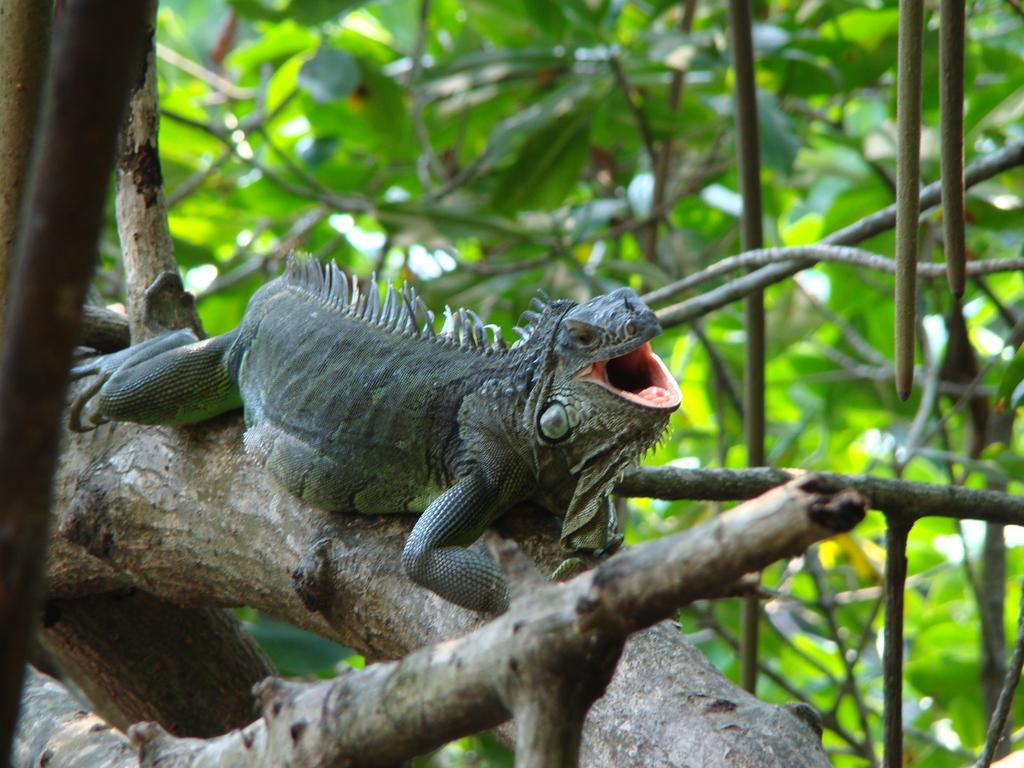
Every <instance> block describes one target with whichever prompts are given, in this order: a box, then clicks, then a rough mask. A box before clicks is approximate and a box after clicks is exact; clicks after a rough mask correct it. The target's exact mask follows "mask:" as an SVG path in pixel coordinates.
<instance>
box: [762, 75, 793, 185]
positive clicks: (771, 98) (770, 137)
mask: <svg viewBox="0 0 1024 768" xmlns="http://www.w3.org/2000/svg"><path fill="white" fill-rule="evenodd" d="M757 115H758V132H759V139H760V145H761V158H762V160H763V162H764V164H765V165H766V166H768V167H769V168H773V169H774V170H776V171H779V172H780V173H783V174H786V175H789V173H790V172H791V171H792V170H793V163H794V162H795V161H796V153H797V152H798V151H799V150H800V139H798V138H797V136H796V134H795V133H794V132H793V127H792V125H791V123H790V120H789V117H788V116H786V115H785V114H783V113H782V110H781V109H780V108H779V100H778V99H777V98H776V97H775V95H774V94H771V93H766V92H765V91H762V90H758V92H757Z"/></svg>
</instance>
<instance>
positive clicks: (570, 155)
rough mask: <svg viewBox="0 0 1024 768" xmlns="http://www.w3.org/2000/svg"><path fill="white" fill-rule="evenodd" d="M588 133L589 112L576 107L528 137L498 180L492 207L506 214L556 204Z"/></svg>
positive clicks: (572, 178)
mask: <svg viewBox="0 0 1024 768" xmlns="http://www.w3.org/2000/svg"><path fill="white" fill-rule="evenodd" d="M589 133H590V116H589V114H588V113H587V112H586V111H585V110H580V111H578V112H574V113H573V114H570V115H566V116H565V117H562V118H561V119H559V120H557V121H556V122H555V123H554V124H552V125H551V126H550V127H549V128H547V129H545V130H542V131H539V132H538V133H536V134H535V135H534V136H533V137H531V138H530V140H529V141H527V142H526V143H525V144H524V145H523V146H522V147H521V149H520V150H519V155H518V156H517V157H516V160H515V162H513V163H512V165H511V166H509V167H508V168H507V169H506V170H505V172H504V173H503V174H502V175H501V177H500V178H499V180H498V187H497V189H496V190H495V192H494V194H493V195H492V198H491V202H492V204H493V205H494V208H495V210H498V211H501V212H502V213H507V214H510V213H514V212H516V211H521V210H542V209H546V208H554V207H557V206H559V205H560V204H561V203H562V201H563V200H564V199H565V196H566V195H567V194H568V193H569V191H570V190H571V189H572V187H573V185H574V184H575V183H576V179H577V177H578V176H579V172H580V168H582V167H583V163H584V161H585V160H586V159H587V148H588V146H589V141H588V137H589Z"/></svg>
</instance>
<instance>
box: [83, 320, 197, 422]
mask: <svg viewBox="0 0 1024 768" xmlns="http://www.w3.org/2000/svg"><path fill="white" fill-rule="evenodd" d="M195 341H196V335H195V333H193V332H192V331H191V329H188V328H183V329H181V330H178V331H173V332H171V333H167V334H164V335H163V336H157V337H155V338H152V339H147V340H146V341H144V342H142V343H141V344H134V345H132V346H130V347H126V348H125V349H122V350H120V351H119V352H114V353H113V354H110V355H98V356H96V357H89V358H87V359H85V360H84V361H83V362H81V363H80V364H79V365H76V366H75V367H73V368H72V369H71V373H70V377H71V381H77V380H78V379H84V378H85V377H87V376H93V377H95V378H93V380H92V381H90V382H89V384H88V385H87V386H86V387H85V388H84V389H83V390H82V391H81V392H79V393H78V394H77V395H76V396H75V398H74V399H73V400H72V401H71V407H70V408H69V410H68V427H69V428H70V429H71V430H72V431H73V432H89V431H91V430H93V429H96V427H98V426H100V425H102V424H106V423H107V422H109V421H110V419H109V418H107V416H105V415H104V414H103V413H102V410H103V409H102V403H101V402H100V401H101V400H102V399H103V394H101V390H102V389H103V388H104V387H105V386H107V383H108V382H110V380H111V379H113V378H114V377H115V376H117V375H118V374H119V373H122V372H125V371H129V370H130V369H131V368H133V367H134V366H137V365H139V364H141V363H144V362H146V361H148V360H152V359H153V358H155V357H157V356H158V355H160V354H162V353H163V352H167V351H169V350H172V349H177V348H179V347H183V346H186V345H188V344H191V343H193V342H195ZM126 383H127V384H128V385H129V386H131V382H126ZM104 394H109V392H108V393H104ZM97 395H99V398H97ZM118 418H120V417H118Z"/></svg>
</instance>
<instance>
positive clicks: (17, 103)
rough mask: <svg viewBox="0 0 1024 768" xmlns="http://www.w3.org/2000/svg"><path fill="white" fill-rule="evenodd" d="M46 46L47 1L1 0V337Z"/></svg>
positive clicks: (48, 8) (40, 96) (48, 39)
mask: <svg viewBox="0 0 1024 768" xmlns="http://www.w3.org/2000/svg"><path fill="white" fill-rule="evenodd" d="M49 50H50V3H44V2H37V1H36V0H0V72H2V73H3V77H0V115H3V119H2V120H0V339H2V338H3V336H4V326H5V322H6V321H5V317H4V315H5V314H6V313H5V310H6V308H7V276H8V274H9V272H10V267H11V262H12V260H13V256H14V234H15V230H16V229H17V227H18V211H19V209H20V207H21V201H22V198H23V192H24V188H25V174H26V173H27V171H28V161H29V152H30V151H31V149H32V136H33V135H35V129H36V118H37V116H38V114H39V105H40V103H41V102H42V93H43V75H44V74H45V71H46V58H47V53H48V52H49Z"/></svg>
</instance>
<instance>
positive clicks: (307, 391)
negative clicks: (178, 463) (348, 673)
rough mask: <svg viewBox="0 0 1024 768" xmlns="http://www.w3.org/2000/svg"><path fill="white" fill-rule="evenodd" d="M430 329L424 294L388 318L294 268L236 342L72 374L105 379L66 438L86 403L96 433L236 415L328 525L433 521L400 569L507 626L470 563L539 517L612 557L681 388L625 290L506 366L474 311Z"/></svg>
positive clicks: (295, 262) (310, 266)
mask: <svg viewBox="0 0 1024 768" xmlns="http://www.w3.org/2000/svg"><path fill="white" fill-rule="evenodd" d="M433 320H434V315H433V313H432V312H430V310H429V309H428V308H427V307H426V306H425V305H424V303H423V302H422V300H421V299H420V298H419V297H418V296H417V295H416V292H415V290H414V289H412V288H408V287H404V288H403V289H402V290H400V291H396V290H395V289H393V288H389V289H388V290H387V292H386V293H385V296H384V299H383V301H381V299H380V293H379V292H378V288H377V284H376V281H375V280H371V281H370V284H369V286H368V288H367V289H366V290H365V291H364V290H363V289H362V286H360V284H359V283H358V282H357V281H355V280H354V279H350V278H348V277H346V276H345V274H344V273H342V272H341V270H339V269H338V268H337V267H336V266H334V265H330V266H328V267H326V268H322V267H320V266H319V265H318V264H316V263H315V262H313V261H309V260H305V259H299V258H293V259H291V260H290V261H289V263H288V267H287V270H286V273H285V275H283V276H282V277H281V278H280V279H278V280H275V281H272V282H270V283H268V284H267V285H265V286H263V287H262V288H261V289H260V290H259V291H257V292H256V294H254V296H253V297H252V299H250V301H249V304H248V306H247V307H246V311H245V314H244V316H243V318H242V322H241V324H240V325H239V327H238V328H237V329H235V330H234V331H231V332H230V333H227V334H224V335H223V336H218V337H215V338H212V339H206V340H204V341H198V340H197V339H196V338H195V336H194V335H192V334H191V332H189V331H176V332H174V333H171V334H166V335H164V336H160V337H157V338H155V339H150V340H148V341H146V342H144V343H142V344H140V345H137V346H135V347H130V348H128V349H126V350H123V351H122V352H118V353H116V354H114V355H108V356H106V357H104V358H100V359H98V360H96V361H94V362H92V363H90V364H87V365H83V366H80V367H79V368H76V369H75V371H74V375H75V376H84V375H87V374H97V377H96V381H94V382H93V384H92V385H91V386H89V387H88V388H87V389H85V390H84V391H83V393H82V394H81V395H80V396H79V397H78V398H77V399H76V401H75V403H73V405H72V411H71V420H72V423H73V424H76V423H81V416H82V414H83V412H85V411H84V408H85V406H86V404H89V403H93V405H92V406H91V410H90V411H89V412H88V414H87V416H88V419H87V420H88V421H89V422H91V424H93V425H96V424H100V423H102V422H103V421H106V420H114V419H116V420H122V421H137V422H141V423H146V424H172V425H175V424H186V423H191V422H195V421H201V420H203V419H207V418H210V417H212V416H214V415H216V414H218V413H223V412H225V411H228V410H231V409H234V408H239V407H241V408H243V409H244V415H245V423H246V427H247V430H246V434H245V445H246V449H247V451H249V452H250V454H251V455H253V456H254V457H255V458H256V459H257V460H259V461H260V462H262V463H263V464H264V465H265V466H266V467H267V469H268V470H269V471H270V472H271V473H272V474H273V475H274V476H275V477H276V478H277V479H278V480H279V481H280V482H281V484H282V485H284V487H285V488H287V489H288V490H289V491H290V492H292V493H293V494H295V495H296V496H299V497H301V498H302V499H304V500H306V501H308V502H310V503H312V504H315V505H317V506H320V507H322V508H324V509H328V510H337V511H341V512H359V513H374V514H376V513H387V512H416V513H422V514H421V516H420V518H419V520H418V521H417V523H416V525H415V527H414V528H413V531H412V533H411V534H410V535H409V539H408V541H407V543H406V546H405V550H404V552H403V555H402V565H403V567H404V569H405V571H406V572H407V573H408V574H409V576H410V577H411V578H412V579H413V580H414V581H416V582H418V583H420V584H422V585H424V586H426V587H428V588H430V589H432V590H433V591H434V592H436V593H438V594H440V595H441V596H443V597H445V598H446V599H448V600H451V601H452V602H455V603H458V604H459V605H463V606H466V607H469V608H473V609H476V610H482V611H495V610H503V609H504V608H505V606H506V605H507V603H508V588H507V585H506V584H505V580H504V577H503V575H502V573H501V571H500V570H499V569H498V567H497V565H496V564H495V563H494V562H493V561H492V560H491V559H490V558H489V557H488V556H487V555H486V554H483V553H481V552H480V551H478V550H476V549H469V548H468V547H469V545H470V544H471V543H472V542H473V541H475V540H476V539H477V538H478V537H479V535H480V534H481V533H482V532H483V530H484V528H485V527H486V526H487V525H488V524H490V523H491V522H492V521H493V520H494V519H495V518H496V517H498V516H499V515H501V514H502V513H503V512H504V511H506V510H507V509H509V508H510V507H512V506H514V505H516V504H519V503H521V502H534V503H537V504H540V505H542V506H545V507H547V508H548V509H550V510H552V511H553V512H554V513H555V514H558V515H561V516H563V517H564V520H563V524H562V536H561V542H562V544H563V545H564V546H565V547H566V548H568V549H583V550H596V549H602V548H605V547H606V546H607V545H608V544H609V541H610V536H612V535H613V533H612V531H611V530H610V529H611V528H612V527H613V521H614V516H613V515H611V514H610V510H609V502H608V499H607V494H608V491H609V490H610V488H611V487H612V484H613V483H614V481H615V479H616V477H617V476H618V475H619V474H621V472H622V471H623V470H624V469H625V467H626V466H627V465H628V464H629V462H631V461H632V460H633V459H635V458H636V457H638V456H639V455H641V454H642V453H643V452H644V451H646V450H648V449H649V448H650V447H651V446H653V445H655V444H656V443H657V441H658V439H659V437H660V435H661V434H662V432H663V431H664V428H665V426H666V424H667V422H668V418H669V414H670V413H671V412H672V411H673V410H675V409H676V408H677V407H678V405H679V402H680V394H679V388H678V386H677V385H676V383H675V382H674V381H673V380H672V377H671V376H670V375H669V374H668V371H667V370H666V369H665V366H664V365H663V364H662V362H661V361H660V360H659V359H658V358H657V356H656V355H654V354H653V353H652V352H651V348H650V343H649V342H650V339H651V338H652V337H654V336H655V335H657V334H658V333H659V332H660V330H661V329H660V327H659V325H658V322H657V319H656V318H655V316H654V314H653V313H652V312H651V311H650V310H649V309H648V308H647V307H646V306H645V305H644V304H643V303H642V302H640V300H639V299H638V298H637V297H636V295H635V294H634V293H633V291H631V290H629V289H626V288H623V289H620V290H617V291H614V292H612V293H610V294H608V295H605V296H598V297H595V298H593V299H590V300H589V301H586V302H583V303H579V304H578V303H576V302H573V301H564V300H556V301H547V302H540V301H538V302H535V303H534V304H533V309H532V310H530V311H528V312H527V313H524V317H523V322H522V324H521V326H520V328H519V331H518V333H519V335H520V336H521V337H522V339H521V340H520V341H518V342H517V343H516V344H515V345H513V346H512V347H511V348H505V347H504V344H503V343H502V342H501V341H500V334H498V333H497V331H496V329H494V328H493V327H489V326H485V325H484V324H483V323H482V322H481V320H480V319H479V318H478V317H477V316H476V315H474V314H473V313H471V312H468V311H466V310H458V311H456V312H452V311H451V310H447V311H446V322H445V324H444V326H443V327H442V329H441V331H440V332H438V333H435V331H434V327H433ZM488 331H490V332H491V337H492V338H490V339H489V338H488ZM94 395H95V402H93V396H94Z"/></svg>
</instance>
